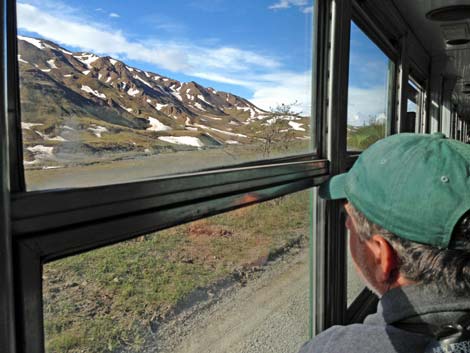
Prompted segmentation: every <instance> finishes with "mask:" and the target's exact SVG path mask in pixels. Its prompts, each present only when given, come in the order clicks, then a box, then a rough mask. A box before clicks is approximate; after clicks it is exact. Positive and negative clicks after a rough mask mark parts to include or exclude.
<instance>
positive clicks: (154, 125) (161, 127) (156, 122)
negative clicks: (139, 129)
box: [147, 116, 171, 131]
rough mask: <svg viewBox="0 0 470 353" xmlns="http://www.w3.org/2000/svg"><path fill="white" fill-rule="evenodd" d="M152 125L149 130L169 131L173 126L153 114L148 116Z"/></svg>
mask: <svg viewBox="0 0 470 353" xmlns="http://www.w3.org/2000/svg"><path fill="white" fill-rule="evenodd" d="M148 119H149V123H150V127H148V128H147V130H149V131H169V130H171V127H169V126H167V125H165V124H163V123H161V122H160V121H159V120H158V119H155V118H152V117H151V116H149V117H148Z"/></svg>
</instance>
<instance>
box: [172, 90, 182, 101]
mask: <svg viewBox="0 0 470 353" xmlns="http://www.w3.org/2000/svg"><path fill="white" fill-rule="evenodd" d="M171 94H172V95H173V96H175V97H176V98H178V99H179V100H180V101H182V100H183V98H181V94H179V93H178V92H171Z"/></svg>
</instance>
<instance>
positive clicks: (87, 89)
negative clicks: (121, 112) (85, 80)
mask: <svg viewBox="0 0 470 353" xmlns="http://www.w3.org/2000/svg"><path fill="white" fill-rule="evenodd" d="M81 90H82V91H85V92H88V93H91V94H92V95H94V96H96V97H98V98H101V99H106V95H105V94H104V93H100V92H98V91H95V90H94V89H91V88H90V87H88V86H85V85H82V88H81Z"/></svg>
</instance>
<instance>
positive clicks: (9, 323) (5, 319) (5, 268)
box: [0, 1, 16, 353]
mask: <svg viewBox="0 0 470 353" xmlns="http://www.w3.org/2000/svg"><path fill="white" fill-rule="evenodd" d="M5 14H6V12H5V1H2V2H1V8H0V18H1V20H0V21H1V28H0V36H1V40H0V57H1V61H0V82H1V85H2V88H1V89H0V283H1V285H0V347H1V351H2V352H4V353H15V352H16V344H15V314H14V308H15V305H14V294H13V288H14V277H13V254H12V237H11V225H10V183H9V179H10V178H9V174H10V165H9V155H8V154H9V151H8V146H9V144H8V141H9V140H8V123H7V112H6V97H5V92H7V90H6V81H5V74H6V71H5V64H6V58H5V50H4V48H5V38H6V33H5Z"/></svg>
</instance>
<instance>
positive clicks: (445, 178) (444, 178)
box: [441, 175, 449, 183]
mask: <svg viewBox="0 0 470 353" xmlns="http://www.w3.org/2000/svg"><path fill="white" fill-rule="evenodd" d="M441 181H442V182H443V183H448V182H449V178H448V177H446V176H445V175H443V176H441Z"/></svg>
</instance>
